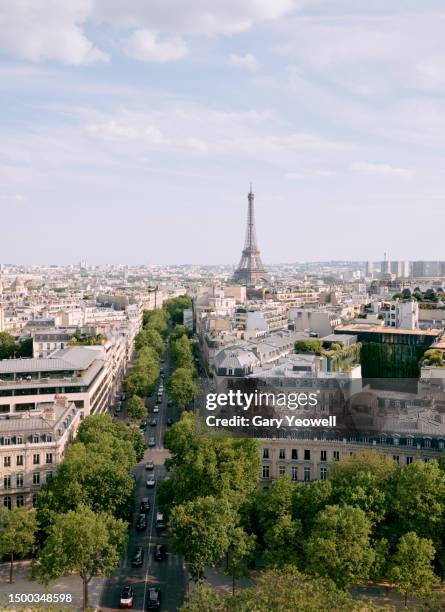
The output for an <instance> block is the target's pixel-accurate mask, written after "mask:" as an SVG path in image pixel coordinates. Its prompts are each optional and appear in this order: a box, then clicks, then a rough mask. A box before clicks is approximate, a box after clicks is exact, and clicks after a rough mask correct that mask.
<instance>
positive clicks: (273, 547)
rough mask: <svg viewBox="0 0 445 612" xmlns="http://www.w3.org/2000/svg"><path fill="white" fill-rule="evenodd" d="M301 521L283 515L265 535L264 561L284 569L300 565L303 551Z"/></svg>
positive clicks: (288, 515)
mask: <svg viewBox="0 0 445 612" xmlns="http://www.w3.org/2000/svg"><path fill="white" fill-rule="evenodd" d="M302 531H303V528H302V526H301V521H300V520H298V519H296V520H293V519H292V517H291V516H290V514H283V515H282V516H280V517H279V518H278V519H277V520H276V522H275V523H273V524H272V525H271V526H270V527H269V528H268V529H267V531H266V532H265V534H264V542H265V545H266V550H265V553H264V560H265V561H266V563H267V564H268V565H271V566H276V567H283V566H285V565H299V564H300V562H301V551H302Z"/></svg>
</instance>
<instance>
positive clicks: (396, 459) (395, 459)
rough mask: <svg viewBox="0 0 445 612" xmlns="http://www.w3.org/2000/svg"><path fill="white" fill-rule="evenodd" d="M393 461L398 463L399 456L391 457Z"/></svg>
mask: <svg viewBox="0 0 445 612" xmlns="http://www.w3.org/2000/svg"><path fill="white" fill-rule="evenodd" d="M392 458H393V460H394V461H396V462H397V463H399V462H400V456H399V455H393V456H392Z"/></svg>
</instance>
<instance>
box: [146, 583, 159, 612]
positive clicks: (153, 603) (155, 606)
mask: <svg viewBox="0 0 445 612" xmlns="http://www.w3.org/2000/svg"><path fill="white" fill-rule="evenodd" d="M160 607H161V589H160V588H158V587H150V588H149V589H148V594H147V609H148V610H159V608H160Z"/></svg>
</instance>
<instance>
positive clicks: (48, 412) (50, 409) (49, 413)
mask: <svg viewBox="0 0 445 612" xmlns="http://www.w3.org/2000/svg"><path fill="white" fill-rule="evenodd" d="M42 416H43V418H44V419H46V420H47V421H55V420H56V411H55V410H54V406H47V407H46V408H45V409H44V410H43V413H42Z"/></svg>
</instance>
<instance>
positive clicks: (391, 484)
mask: <svg viewBox="0 0 445 612" xmlns="http://www.w3.org/2000/svg"><path fill="white" fill-rule="evenodd" d="M165 442H166V446H167V447H168V448H169V449H170V452H171V454H172V458H171V459H170V460H169V469H171V472H172V476H171V479H170V481H168V482H167V483H165V485H163V486H162V487H161V489H160V500H161V502H162V503H163V504H164V505H165V507H166V511H167V512H168V514H169V520H170V526H171V528H172V532H173V540H174V545H175V547H176V549H177V550H178V551H179V552H180V553H181V554H183V555H184V556H185V559H186V561H187V562H188V564H189V568H190V573H191V575H192V576H193V577H194V578H195V579H200V578H202V576H203V572H204V567H205V565H206V564H215V563H217V562H218V561H219V560H220V559H221V558H222V557H224V556H225V557H226V569H227V571H229V572H230V573H231V574H232V576H233V578H234V579H235V578H236V577H237V576H241V575H242V574H243V573H245V572H246V571H247V569H248V566H249V564H251V563H253V562H254V560H255V558H258V557H260V558H262V560H263V562H265V563H266V565H267V566H269V567H271V568H279V569H283V570H284V569H285V568H289V567H292V568H294V570H298V572H300V573H304V574H305V575H307V576H312V577H322V578H325V579H328V580H329V581H332V583H333V584H335V586H336V588H337V589H339V590H341V591H345V592H346V591H347V589H349V588H350V587H351V586H352V585H354V584H357V583H360V582H363V581H367V580H373V581H378V580H383V579H387V580H390V581H391V582H392V583H394V584H395V585H396V587H397V588H398V590H400V591H401V592H402V593H404V595H405V600H406V601H407V599H408V597H411V596H417V597H424V596H425V597H426V596H428V597H430V593H431V586H432V585H433V583H434V582H436V581H437V580H438V578H437V575H436V573H437V574H439V575H442V576H443V567H444V561H445V520H444V519H445V472H444V470H443V469H442V466H441V465H440V464H438V462H436V461H433V460H432V461H430V462H428V463H424V462H420V461H416V462H414V463H412V464H410V465H406V466H403V467H401V466H399V465H398V464H397V463H396V462H394V461H392V460H390V459H388V458H386V457H385V456H384V455H383V454H380V453H377V452H366V453H363V454H357V455H356V456H353V457H350V458H348V459H345V460H342V461H340V462H338V463H336V464H334V465H333V466H332V468H331V472H330V478H329V480H327V481H316V482H313V483H311V484H307V483H294V482H292V481H291V480H290V479H289V478H288V477H287V476H282V477H280V478H279V479H278V480H277V481H276V482H274V483H273V485H272V486H271V488H270V490H260V489H258V488H257V484H258V480H259V458H258V457H259V454H258V447H257V443H256V441H255V440H250V439H231V438H218V437H214V438H211V437H209V436H208V434H205V433H204V428H203V426H202V425H201V423H200V421H199V420H198V419H197V418H196V417H194V416H193V415H191V414H188V413H186V414H184V415H183V417H182V419H181V421H180V422H179V423H178V424H176V425H175V427H174V428H172V430H171V431H170V432H169V433H168V434H167V435H166V440H165ZM430 602H431V600H430ZM429 605H432V604H429ZM197 609H198V610H199V608H197ZM222 609H226V608H222ZM240 609H242V608H240ZM260 609H261V608H260ZM431 609H432V608H431Z"/></svg>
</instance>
